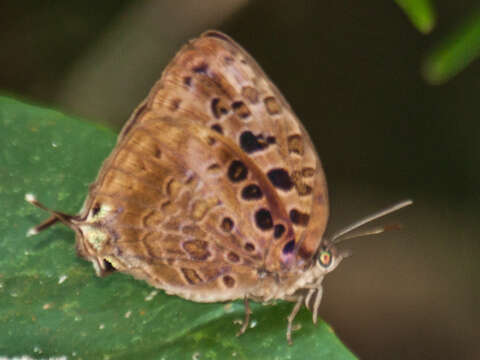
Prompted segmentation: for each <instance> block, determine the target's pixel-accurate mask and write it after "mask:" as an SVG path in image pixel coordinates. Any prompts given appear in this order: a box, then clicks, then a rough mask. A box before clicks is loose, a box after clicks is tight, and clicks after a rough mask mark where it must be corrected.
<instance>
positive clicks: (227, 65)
mask: <svg viewBox="0 0 480 360" xmlns="http://www.w3.org/2000/svg"><path fill="white" fill-rule="evenodd" d="M26 199H27V201H29V202H30V203H32V204H34V205H36V206H38V207H40V208H42V209H44V210H46V211H48V212H50V214H51V216H50V217H49V218H48V219H47V220H45V221H44V222H43V223H42V224H40V225H38V226H37V227H34V228H32V229H31V230H30V231H29V235H33V234H36V233H38V232H39V231H41V230H44V229H46V228H48V227H49V226H51V225H53V224H54V223H56V222H61V223H63V224H65V225H67V226H68V227H70V228H71V229H73V230H74V231H75V233H76V250H77V253H78V255H79V256H80V257H82V258H84V259H85V260H88V261H90V262H92V264H93V267H94V269H95V271H96V274H97V275H98V276H105V275H108V274H110V273H112V272H113V271H119V272H123V273H127V274H130V275H132V276H134V277H135V278H137V279H141V280H145V281H147V282H148V283H149V284H150V285H152V286H154V287H156V288H160V289H163V290H164V291H165V292H166V293H167V294H171V295H177V296H180V297H182V298H184V299H187V300H191V301H195V302H224V301H232V300H236V299H243V300H244V304H245V320H244V322H243V325H242V328H241V329H240V331H239V334H241V333H243V332H245V330H246V329H247V327H248V323H249V318H250V313H251V311H250V307H249V300H254V301H259V302H264V303H268V302H270V301H273V300H277V299H281V300H287V301H291V302H294V303H295V305H294V307H293V310H292V312H291V313H290V315H289V316H288V322H287V324H288V325H287V332H286V337H287V340H288V342H289V343H292V324H293V321H294V319H295V316H296V314H297V313H298V311H299V310H300V308H301V307H302V306H303V305H305V306H306V307H307V308H308V309H309V310H310V311H312V317H313V322H314V323H316V322H317V318H318V310H319V306H320V302H321V299H322V294H323V291H322V281H323V278H324V276H325V275H326V274H327V273H329V272H331V271H332V270H334V269H335V268H336V267H337V266H338V265H339V263H340V262H341V261H342V259H344V258H345V257H346V256H348V252H346V251H341V250H339V249H337V247H336V244H337V243H338V242H339V241H340V240H341V239H343V238H345V236H346V234H347V233H349V234H350V233H351V231H352V230H354V229H356V228H358V227H359V226H361V225H363V224H365V223H366V222H369V221H371V220H374V219H376V218H378V217H380V216H384V215H386V214H388V213H391V212H393V211H396V210H398V209H400V208H402V207H404V206H407V205H409V204H410V203H411V201H410V200H406V201H403V202H400V203H399V204H397V205H394V206H392V207H390V208H387V209H386V210H384V211H381V212H378V213H376V214H374V215H372V216H370V217H367V218H365V219H363V220H361V221H359V222H357V223H355V224H353V225H352V226H350V227H348V228H346V229H344V230H342V231H340V232H339V233H337V234H336V235H334V236H332V237H330V238H325V237H324V236H323V235H324V231H325V227H326V224H327V220H328V215H329V202H328V192H327V184H326V180H325V175H324V172H323V169H322V165H321V162H320V159H319V157H318V155H317V153H316V151H315V147H314V145H313V143H312V141H311V139H310V137H309V135H308V133H307V131H306V130H305V128H304V127H303V125H302V123H301V122H300V121H299V119H298V118H297V117H296V115H295V114H294V113H293V111H292V109H291V107H290V106H289V105H288V103H287V101H286V100H285V99H284V97H283V96H282V94H281V93H280V92H279V90H278V89H277V88H276V87H275V85H274V84H273V83H272V82H271V81H270V80H269V78H268V77H267V76H266V75H265V73H264V72H263V71H262V69H261V68H260V67H259V66H258V65H257V63H256V62H255V60H253V58H252V57H250V55H249V54H248V53H247V52H246V51H245V50H243V49H242V48H241V47H240V46H239V45H238V44H236V43H235V42H234V41H233V40H232V39H231V38H229V37H228V36H227V35H225V34H222V33H220V32H216V31H207V32H205V33H203V34H202V35H201V36H200V37H199V38H197V39H194V40H192V41H190V42H189V43H188V44H187V45H185V46H184V47H183V48H182V49H181V50H180V51H179V52H178V53H177V55H176V56H175V58H174V59H173V60H172V61H171V63H170V64H169V65H168V66H167V67H166V69H165V71H164V72H163V74H162V76H161V78H160V80H159V81H158V82H157V83H156V84H155V85H154V87H153V88H152V90H151V91H150V93H149V95H148V97H147V98H146V99H145V101H143V102H142V103H141V104H140V105H139V106H138V107H137V108H136V109H135V110H134V112H133V114H132V115H131V117H130V119H129V120H128V122H127V123H126V124H125V126H124V127H123V129H122V131H121V132H120V135H119V136H118V141H117V144H116V146H115V148H114V149H113V151H112V153H111V154H110V156H109V157H108V158H107V159H106V160H105V161H104V163H103V166H102V168H101V170H100V172H99V174H98V177H97V179H96V180H95V182H94V183H93V184H92V185H91V186H90V189H89V193H88V196H87V199H86V201H85V203H84V205H83V208H82V210H81V211H80V213H79V214H77V215H69V214H65V213H62V212H59V211H53V210H50V209H48V208H46V207H45V206H44V205H42V204H41V203H40V202H38V201H37V200H36V198H35V197H34V196H33V195H32V194H27V195H26ZM379 229H380V230H378V229H377V230H376V231H375V232H381V231H383V228H379Z"/></svg>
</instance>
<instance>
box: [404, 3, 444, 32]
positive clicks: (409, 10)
mask: <svg viewBox="0 0 480 360" xmlns="http://www.w3.org/2000/svg"><path fill="white" fill-rule="evenodd" d="M395 2H396V3H397V5H398V6H400V7H401V8H402V10H403V11H404V12H405V14H406V15H407V16H408V18H409V19H410V21H411V22H412V24H413V25H414V26H415V27H416V28H417V29H418V31H420V32H422V33H424V34H428V33H430V32H431V31H432V30H433V27H434V26H435V21H436V14H435V10H434V9H433V4H432V2H431V1H430V0H395Z"/></svg>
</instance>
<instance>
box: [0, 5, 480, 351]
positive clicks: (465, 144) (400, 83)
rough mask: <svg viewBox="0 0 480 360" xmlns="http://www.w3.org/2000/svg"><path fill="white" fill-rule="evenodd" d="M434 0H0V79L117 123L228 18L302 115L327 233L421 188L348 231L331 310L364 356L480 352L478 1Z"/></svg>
mask: <svg viewBox="0 0 480 360" xmlns="http://www.w3.org/2000/svg"><path fill="white" fill-rule="evenodd" d="M412 4H413V8H412ZM419 4H420V6H419ZM428 4H429V2H425V1H420V0H419V1H400V0H398V1H397V2H388V1H369V2H361V3H360V2H358V1H352V0H345V1H318V2H314V1H247V0H232V1H223V0H208V1H193V0H176V1H135V2H131V1H119V0H116V1H111V0H108V1H102V2H98V3H93V2H84V1H77V0H75V1H68V2H65V1H60V0H51V1H43V2H38V1H31V0H30V1H22V2H14V1H3V2H2V6H1V9H2V10H1V11H0V43H1V44H2V49H1V51H0V69H1V70H0V92H1V93H2V95H10V96H12V97H15V98H20V99H23V100H26V101H28V102H33V103H37V104H41V105H43V106H45V107H50V108H55V109H59V110H62V111H64V112H65V113H68V114H72V115H75V116H78V117H82V118H85V119H89V120H94V121H99V122H102V123H104V124H107V125H108V126H110V127H112V128H114V129H117V130H118V129H119V128H120V127H121V125H122V124H123V123H124V122H125V121H126V119H127V118H128V116H129V114H130V112H131V111H132V110H133V109H134V107H135V106H136V105H137V104H138V103H139V102H140V101H141V100H142V99H143V98H144V97H145V96H146V94H147V92H148V91H149V89H150V87H151V86H152V85H153V83H154V82H155V81H156V80H157V79H158V78H159V76H160V74H161V71H162V69H163V68H164V67H165V65H166V64H167V63H168V61H169V59H171V58H172V56H173V55H174V54H175V52H176V51H177V50H178V48H179V47H180V46H181V45H182V44H183V43H185V42H186V41H187V40H188V39H190V38H192V37H195V36H197V35H198V34H200V33H201V32H202V31H204V30H206V29H210V28H216V29H219V30H222V31H224V32H226V33H227V34H229V35H230V36H232V37H233V38H234V39H235V40H237V41H238V42H239V43H240V44H241V45H242V46H243V47H245V48H246V49H247V50H248V51H249V52H250V53H251V54H252V55H253V56H254V57H255V58H256V59H257V61H258V62H259V63H260V64H261V65H262V67H263V68H264V70H265V71H266V72H267V73H268V74H269V76H270V77H271V79H272V80H273V81H274V82H275V83H276V84H277V85H278V87H279V88H280V89H281V90H282V91H283V93H284V95H285V96H286V98H287V99H288V100H289V102H290V103H291V105H292V107H293V108H294V109H295V111H296V113H297V115H298V116H299V117H300V118H301V119H302V121H303V122H304V124H305V126H306V127H307V129H308V130H309V132H310V134H311V137H312V139H313V141H314V142H315V144H316V147H317V150H318V152H319V154H320V157H321V158H322V161H323V164H324V168H325V172H326V174H327V179H328V182H329V191H330V199H331V208H332V211H331V221H330V224H329V232H330V233H331V232H333V231H335V230H337V229H339V228H340V227H343V226H345V225H347V224H349V223H351V222H352V221H354V220H356V219H357V218H359V217H362V216H364V215H366V214H369V213H371V212H373V211H375V210H377V209H379V208H381V207H384V206H386V205H389V204H391V203H393V202H395V201H397V200H400V199H403V198H406V197H410V198H412V199H414V200H415V205H414V207H411V208H409V209H407V210H403V211H402V212H400V213H398V214H396V215H395V216H392V217H391V218H389V219H388V220H387V219H385V220H384V222H390V221H398V222H401V223H402V224H403V225H404V228H403V229H402V231H399V232H391V233H387V234H384V235H382V236H381V237H370V238H364V239H357V240H353V241H352V242H350V243H348V244H345V245H344V246H347V247H349V248H351V249H352V250H353V252H354V256H352V257H351V258H349V259H348V260H346V261H345V262H344V263H342V266H340V267H339V269H338V270H336V271H335V272H334V273H333V274H331V275H329V276H328V278H327V279H326V281H325V287H326V288H325V295H324V300H323V304H322V307H321V315H322V317H324V318H325V319H326V320H327V321H328V322H329V323H330V324H331V325H332V326H333V328H334V329H335V331H336V332H337V334H338V335H339V337H340V338H341V339H342V340H343V341H344V342H345V343H346V344H347V346H348V347H349V348H350V349H351V350H352V351H353V352H354V353H356V354H357V355H358V356H359V357H360V358H365V359H372V358H373V359H375V358H377V359H386V358H392V359H418V358H422V359H439V358H468V359H473V358H479V357H480V345H479V343H478V333H479V329H478V322H479V320H480V309H479V307H478V304H479V303H480V286H479V275H480V261H479V260H478V259H480V241H479V238H478V235H477V234H479V230H480V223H479V221H478V217H479V209H480V207H479V205H478V203H479V199H480V190H479V188H480V167H479V166H478V165H479V163H480V162H479V160H480V142H479V139H480V121H479V120H478V119H479V116H480V107H479V106H478V104H479V100H478V97H479V93H480V92H479V90H480V64H478V61H476V62H475V59H476V58H477V56H478V49H479V48H480V45H479V44H480V31H479V30H478V29H479V28H480V21H477V20H478V19H480V17H479V16H478V14H479V11H480V8H479V7H478V4H477V2H476V1H469V0H464V1H461V2H452V1H448V0H441V1H434V2H433V1H432V2H431V3H430V7H429V6H428ZM399 5H400V6H399ZM422 5H424V6H423V8H422ZM419 8H420V9H419ZM412 9H413V10H412ZM419 11H420V12H421V14H420V16H419V15H418V14H419ZM422 14H423V15H422ZM427 33H428V34H427Z"/></svg>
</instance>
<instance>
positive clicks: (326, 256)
mask: <svg viewBox="0 0 480 360" xmlns="http://www.w3.org/2000/svg"><path fill="white" fill-rule="evenodd" d="M318 263H319V264H320V265H322V266H323V267H329V266H330V264H331V263H332V253H331V252H330V251H328V250H322V251H321V252H320V255H319V256H318Z"/></svg>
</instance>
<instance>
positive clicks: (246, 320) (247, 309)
mask: <svg viewBox="0 0 480 360" xmlns="http://www.w3.org/2000/svg"><path fill="white" fill-rule="evenodd" d="M243 304H244V305H245V318H244V320H243V325H242V328H241V329H240V331H239V332H237V336H240V335H242V334H243V333H244V332H245V331H246V330H247V328H248V323H249V322H250V314H251V313H252V311H251V310H250V304H249V302H248V298H247V297H244V298H243Z"/></svg>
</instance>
